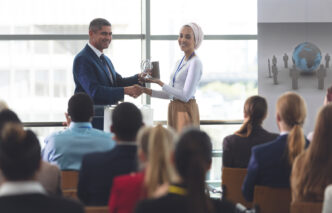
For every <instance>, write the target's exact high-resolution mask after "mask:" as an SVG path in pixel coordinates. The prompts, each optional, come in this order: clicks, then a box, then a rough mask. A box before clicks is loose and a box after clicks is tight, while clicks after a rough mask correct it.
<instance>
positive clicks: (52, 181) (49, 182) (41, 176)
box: [0, 109, 62, 195]
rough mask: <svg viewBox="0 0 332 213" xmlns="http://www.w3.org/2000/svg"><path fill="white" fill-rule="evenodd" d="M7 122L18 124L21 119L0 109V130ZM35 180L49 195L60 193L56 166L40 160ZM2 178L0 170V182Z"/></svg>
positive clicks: (59, 178) (58, 171) (13, 113)
mask: <svg viewBox="0 0 332 213" xmlns="http://www.w3.org/2000/svg"><path fill="white" fill-rule="evenodd" d="M8 122H14V123H18V124H20V123H21V121H20V119H19V118H18V116H17V115H16V113H15V112H13V111H11V110H9V109H6V110H3V111H0V132H1V130H2V128H3V126H4V125H5V124H6V123H8ZM36 180H37V181H39V182H40V183H41V185H42V186H43V187H44V189H45V190H46V192H47V193H48V194H50V195H61V194H62V192H61V185H60V183H61V182H60V180H61V174H60V170H59V168H58V167H57V166H55V165H52V164H49V163H47V162H45V161H41V166H40V168H39V170H38V171H37V174H36ZM3 181H4V178H3V175H2V172H1V171H0V184H1V183H3Z"/></svg>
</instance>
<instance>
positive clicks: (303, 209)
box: [221, 167, 322, 213]
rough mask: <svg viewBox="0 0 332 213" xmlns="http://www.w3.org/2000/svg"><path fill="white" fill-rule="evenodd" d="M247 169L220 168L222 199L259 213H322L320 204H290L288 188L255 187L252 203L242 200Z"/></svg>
mask: <svg viewBox="0 0 332 213" xmlns="http://www.w3.org/2000/svg"><path fill="white" fill-rule="evenodd" d="M246 174H247V169H239V168H227V167H223V168H222V178H221V179H222V188H223V196H224V198H226V199H228V200H230V201H232V202H234V203H241V204H243V205H244V206H245V207H247V208H253V207H255V209H257V211H256V212H259V213H315V212H317V213H318V212H322V203H312V202H294V203H291V191H290V189H289V188H272V187H266V186H256V187H255V191H254V200H253V202H252V203H251V202H248V201H246V200H245V199H244V197H243V195H242V191H241V186H242V183H243V181H244V178H245V176H246Z"/></svg>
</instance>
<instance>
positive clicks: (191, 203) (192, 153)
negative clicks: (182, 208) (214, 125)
mask: <svg viewBox="0 0 332 213" xmlns="http://www.w3.org/2000/svg"><path fill="white" fill-rule="evenodd" d="M211 161H212V144H211V140H210V137H209V136H208V135H207V134H206V133H205V132H203V131H200V130H198V129H193V128H192V129H188V130H187V131H184V132H183V134H182V135H181V136H180V138H179V141H178V143H177V145H176V148H175V167H176V169H177V171H178V173H179V175H180V176H181V178H182V180H183V182H184V184H185V185H186V186H187V191H188V192H187V198H188V203H187V205H188V209H189V210H190V211H189V212H193V213H201V212H206V213H209V212H213V206H212V203H211V201H210V200H209V198H208V196H207V195H206V193H205V189H206V186H205V175H206V172H207V170H208V169H209V167H210V165H211Z"/></svg>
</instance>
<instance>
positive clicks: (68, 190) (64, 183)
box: [61, 171, 78, 199]
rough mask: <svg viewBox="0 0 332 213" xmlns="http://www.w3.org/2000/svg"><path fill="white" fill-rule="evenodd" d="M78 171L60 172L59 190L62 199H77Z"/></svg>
mask: <svg viewBox="0 0 332 213" xmlns="http://www.w3.org/2000/svg"><path fill="white" fill-rule="evenodd" d="M77 183H78V171H61V189H62V194H63V196H64V197H67V198H74V199H78V198H77Z"/></svg>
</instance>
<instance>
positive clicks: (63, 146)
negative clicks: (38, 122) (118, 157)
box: [42, 93, 115, 170]
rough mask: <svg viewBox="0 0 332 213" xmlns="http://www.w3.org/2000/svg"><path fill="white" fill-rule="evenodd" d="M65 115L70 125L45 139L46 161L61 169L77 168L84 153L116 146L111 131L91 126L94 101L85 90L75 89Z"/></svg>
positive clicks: (44, 154)
mask: <svg viewBox="0 0 332 213" xmlns="http://www.w3.org/2000/svg"><path fill="white" fill-rule="evenodd" d="M68 115H69V116H67V117H68V118H69V121H68V122H67V123H70V124H69V128H67V129H65V130H62V131H59V132H55V133H53V134H51V135H50V136H48V137H47V138H46V139H45V147H44V150H43V154H42V155H43V159H44V160H45V161H47V162H50V163H53V164H56V165H58V166H59V167H60V169H61V170H79V169H80V168H81V162H82V158H83V155H85V154H87V153H91V152H97V151H105V150H110V149H112V148H113V147H114V146H115V142H114V141H112V136H111V134H110V133H107V132H104V131H101V130H97V129H94V128H92V124H91V120H92V117H93V102H92V100H91V98H90V97H89V96H88V95H87V94H85V93H76V94H75V95H73V96H72V97H71V98H70V99H69V102H68Z"/></svg>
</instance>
